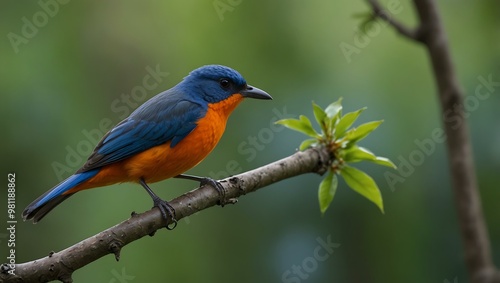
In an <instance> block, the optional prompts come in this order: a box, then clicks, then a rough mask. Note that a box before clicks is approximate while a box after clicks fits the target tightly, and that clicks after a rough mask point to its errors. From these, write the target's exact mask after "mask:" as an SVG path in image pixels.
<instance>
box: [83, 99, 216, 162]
mask: <svg viewBox="0 0 500 283" xmlns="http://www.w3.org/2000/svg"><path fill="white" fill-rule="evenodd" d="M206 110H207V106H206V105H205V104H203V103H199V102H196V101H193V100H190V99H187V97H186V96H184V95H183V94H182V92H180V91H179V90H175V89H170V90H167V91H165V92H163V93H160V94H158V95H157V96H155V97H153V98H151V99H150V100H148V101H146V102H145V103H144V104H143V105H141V106H140V107H139V108H137V109H136V110H135V111H134V112H133V113H132V114H130V116H129V117H128V118H126V119H125V120H123V121H122V122H120V123H119V124H118V125H116V126H115V127H114V128H113V129H112V130H111V131H109V132H108V133H107V134H106V135H105V136H104V137H103V138H102V140H101V141H100V142H99V144H98V145H97V146H96V148H95V149H94V152H93V153H92V155H91V156H90V157H89V159H88V160H87V162H86V163H85V164H84V165H83V167H82V168H81V169H80V170H78V172H85V171H89V170H92V169H95V168H99V167H102V166H105V165H109V164H112V163H115V162H118V161H120V160H123V159H126V158H128V157H130V156H133V155H135V154H137V153H139V152H142V151H144V150H147V149H149V148H152V147H154V146H157V145H161V144H164V143H166V142H168V141H170V142H171V143H170V146H171V147H174V146H175V145H177V144H178V143H179V142H180V141H181V140H182V139H183V138H184V137H185V136H187V135H188V134H189V133H190V132H191V131H193V130H194V128H195V127H196V122H197V121H198V120H199V119H200V118H201V117H203V116H205V113H206Z"/></svg>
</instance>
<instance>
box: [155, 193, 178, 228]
mask: <svg viewBox="0 0 500 283" xmlns="http://www.w3.org/2000/svg"><path fill="white" fill-rule="evenodd" d="M153 203H154V205H153V207H158V209H159V210H160V212H161V216H162V217H163V219H165V221H166V222H167V225H165V228H167V230H174V229H175V227H177V219H175V209H174V208H173V207H172V206H171V205H170V204H169V203H168V202H166V201H164V200H162V199H160V198H155V199H153ZM169 220H170V221H169Z"/></svg>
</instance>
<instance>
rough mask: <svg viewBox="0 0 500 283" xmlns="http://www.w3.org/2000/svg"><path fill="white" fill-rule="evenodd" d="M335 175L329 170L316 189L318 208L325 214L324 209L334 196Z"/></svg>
mask: <svg viewBox="0 0 500 283" xmlns="http://www.w3.org/2000/svg"><path fill="white" fill-rule="evenodd" d="M337 185H338V180H337V175H335V173H333V171H330V172H329V173H328V175H327V176H326V178H325V179H323V181H321V184H319V190H318V199H319V209H320V210H321V214H325V211H326V210H327V209H328V207H329V206H330V203H331V202H332V200H333V197H334V196H335V192H336V191H337Z"/></svg>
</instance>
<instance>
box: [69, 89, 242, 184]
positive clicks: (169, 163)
mask: <svg viewBox="0 0 500 283" xmlns="http://www.w3.org/2000/svg"><path fill="white" fill-rule="evenodd" d="M242 100H243V96H241V95H240V94H235V95H232V96H231V97H229V98H228V99H226V100H223V101H221V102H218V103H213V104H209V105H208V110H207V113H206V115H205V117H203V118H201V119H200V120H198V123H197V126H196V128H195V129H194V130H193V131H192V132H191V133H190V134H188V135H187V136H186V137H185V138H184V139H183V140H181V141H180V142H179V143H178V144H177V145H176V146H175V147H173V148H171V147H170V142H167V143H165V144H163V145H159V146H156V147H153V148H150V149H148V150H146V151H143V152H141V153H139V154H136V155H135V156H132V157H130V158H127V159H125V160H122V161H120V162H117V163H114V164H111V165H108V166H106V167H104V168H102V169H101V171H100V172H99V173H98V174H97V175H96V176H94V177H93V178H92V179H90V180H88V181H87V182H85V183H83V184H81V185H79V186H77V187H75V188H73V189H72V190H70V191H68V192H67V193H72V192H76V191H79V190H84V189H89V188H94V187H100V186H106V185H110V184H114V183H121V182H138V181H139V179H140V178H144V180H145V181H146V182H147V183H153V182H158V181H161V180H164V179H167V178H171V177H174V176H177V175H179V174H182V173H184V172H186V171H187V170H189V169H191V168H193V167H194V166H196V165H197V164H198V163H200V162H201V161H202V160H203V159H204V158H205V157H206V156H207V155H208V154H209V153H210V152H211V151H212V150H213V149H214V148H215V146H216V145H217V143H218V142H219V140H220V138H221V137H222V134H223V133H224V130H225V128H226V122H227V119H228V118H229V115H230V114H231V112H232V111H233V110H234V109H235V108H236V106H238V104H239V103H240V102H241V101H242Z"/></svg>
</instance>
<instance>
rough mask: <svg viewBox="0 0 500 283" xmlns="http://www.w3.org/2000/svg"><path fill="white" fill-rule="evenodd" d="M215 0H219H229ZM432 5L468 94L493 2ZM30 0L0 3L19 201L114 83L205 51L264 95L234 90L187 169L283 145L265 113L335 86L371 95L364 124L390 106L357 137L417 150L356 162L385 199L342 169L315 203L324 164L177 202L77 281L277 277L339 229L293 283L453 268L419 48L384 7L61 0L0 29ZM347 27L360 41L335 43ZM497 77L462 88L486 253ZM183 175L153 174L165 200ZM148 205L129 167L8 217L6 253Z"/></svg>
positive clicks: (498, 21) (179, 64)
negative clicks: (365, 23)
mask: <svg viewBox="0 0 500 283" xmlns="http://www.w3.org/2000/svg"><path fill="white" fill-rule="evenodd" d="M49 2H50V1H49ZM51 3H55V2H51ZM214 3H215V4H214ZM221 3H222V4H225V5H229V6H224V7H225V8H226V10H225V11H224V12H222V10H220V9H224V8H223V6H221ZM400 5H401V10H400V12H399V13H398V14H397V15H395V16H396V17H398V18H401V19H402V20H403V21H404V22H408V23H412V22H414V21H415V15H414V14H413V8H412V6H411V3H409V2H407V1H402V2H401V3H400ZM216 7H217V8H216ZM440 8H441V12H442V15H443V20H444V22H445V27H446V29H447V32H448V36H449V39H450V44H451V48H452V54H453V57H454V60H455V63H456V67H457V71H458V74H459V78H460V80H461V82H462V85H463V87H464V88H465V90H466V92H467V94H468V95H474V91H475V89H476V87H477V86H478V85H479V84H480V81H479V80H478V77H480V76H482V77H485V78H487V77H488V76H489V75H492V76H493V78H494V80H496V81H499V80H500V53H499V52H498V50H500V28H499V27H500V18H499V17H498V10H499V9H500V4H499V3H498V2H497V1H481V2H474V3H471V2H467V1H458V2H457V1H454V2H450V1H444V2H441V4H440ZM40 11H43V8H42V7H41V6H40V4H39V3H37V2H35V1H32V2H23V1H17V2H15V1H5V2H3V3H2V4H1V9H0V34H1V35H2V36H3V40H1V41H0V54H2V60H1V62H2V64H1V67H0V78H1V79H0V93H1V95H2V101H3V102H2V103H1V104H0V115H1V119H0V123H1V129H2V133H3V138H2V139H0V145H1V148H2V151H1V152H2V156H1V161H2V162H1V163H0V166H1V168H2V172H4V175H6V174H7V172H15V173H16V177H17V189H18V191H17V205H18V210H17V211H18V213H19V214H20V212H21V210H22V209H23V208H24V207H25V206H26V205H27V204H29V203H30V202H31V201H32V200H33V199H34V198H36V197H38V196H39V195H40V194H41V193H43V192H45V191H46V190H48V189H49V188H51V187H52V186H53V185H55V184H57V183H58V181H59V180H58V178H57V176H56V173H55V172H54V170H53V167H52V166H53V164H54V162H59V163H61V164H65V163H66V161H65V159H66V157H67V154H68V152H69V151H71V150H72V149H73V150H77V147H78V145H80V147H81V148H80V149H82V150H83V149H84V147H83V146H84V144H83V143H82V141H85V140H88V138H86V136H85V135H84V134H83V133H84V132H83V131H84V130H86V131H89V132H91V133H95V131H92V130H93V129H97V128H98V127H99V124H100V123H101V121H102V120H103V119H109V120H111V121H112V123H113V124H115V123H117V122H119V121H120V120H121V118H122V117H121V115H123V113H124V111H125V110H122V112H120V111H113V108H112V105H115V106H124V105H125V104H123V102H122V101H121V99H122V94H130V93H131V92H132V90H133V89H134V87H137V86H142V85H143V82H142V79H143V78H144V77H145V76H146V75H147V74H148V72H147V70H146V68H147V67H148V66H149V67H150V68H153V69H154V68H156V66H159V68H160V70H161V71H163V72H168V73H169V75H168V76H166V77H164V78H163V79H162V80H161V81H160V82H159V84H158V86H157V87H155V88H154V89H151V90H147V98H149V97H151V96H153V95H155V94H156V93H158V92H160V91H162V90H164V89H167V88H170V87H171V86H173V85H174V84H176V83H177V82H179V81H180V80H181V79H182V77H184V76H185V75H186V74H187V73H188V72H189V71H191V70H192V69H194V68H196V67H199V66H201V65H204V64H211V63H218V64H225V65H228V66H231V67H233V68H235V69H237V70H239V71H240V72H241V73H242V74H243V75H244V76H245V77H246V79H247V80H248V82H249V83H251V84H253V85H255V86H257V87H259V88H262V89H265V90H266V91H267V92H269V93H270V94H271V95H272V96H273V97H274V100H273V101H265V102H263V101H246V102H244V103H243V104H242V105H241V106H240V107H239V109H237V110H236V111H235V113H234V114H233V116H232V117H231V119H230V121H229V124H228V127H227V130H226V134H225V136H224V138H223V139H222V141H221V142H220V144H219V146H218V147H217V148H216V149H215V151H214V152H213V153H212V154H211V155H210V156H209V157H208V158H207V160H206V161H205V162H203V163H202V164H200V165H199V166H198V167H196V168H195V169H193V170H191V171H190V172H191V173H193V174H198V175H208V176H213V177H222V176H223V174H224V173H223V172H220V171H226V173H232V174H234V173H238V172H242V171H245V170H248V169H252V168H254V167H257V166H260V165H263V164H266V163H269V162H271V161H274V160H276V159H279V158H281V157H284V156H287V155H289V154H291V153H293V152H294V151H295V150H296V148H297V147H298V145H299V144H300V141H301V140H302V139H303V137H302V136H301V135H299V134H296V133H294V132H293V131H284V130H283V129H284V128H283V127H282V126H275V125H274V124H273V123H274V122H275V121H276V120H278V119H282V118H293V117H294V118H298V116H299V115H300V114H307V115H308V116H310V114H311V110H310V109H311V108H310V105H311V104H310V103H311V100H314V101H315V102H316V103H318V104H319V105H320V106H322V107H326V105H327V104H328V103H330V102H331V101H334V100H336V99H337V98H338V97H340V96H343V97H344V100H343V104H344V109H345V110H346V111H354V110H356V109H359V108H362V107H364V106H367V107H368V108H369V110H370V111H365V112H364V114H363V115H362V116H361V118H360V120H361V121H359V122H360V123H362V122H367V121H372V120H380V119H384V120H385V122H384V123H383V124H382V125H381V127H380V128H379V129H378V130H377V131H375V132H374V133H373V134H371V135H370V136H369V137H368V138H366V139H365V140H363V141H362V142H361V143H360V144H361V145H362V146H366V147H368V148H370V149H371V150H373V151H374V152H376V153H377V154H378V155H381V156H386V157H388V158H390V159H391V160H392V161H394V163H396V165H398V167H400V168H401V163H404V160H407V161H408V162H409V160H410V157H412V156H413V158H414V161H415V160H418V159H415V158H416V157H417V155H419V154H418V153H415V152H421V154H420V156H423V159H421V160H422V161H421V162H420V161H419V162H417V163H418V164H416V163H415V162H413V165H412V163H409V166H407V171H406V173H407V174H404V175H405V176H404V177H403V180H404V182H398V183H397V184H395V185H393V186H390V185H389V184H388V183H387V180H386V178H385V177H384V173H385V172H387V171H389V170H391V171H393V170H392V169H389V168H387V169H386V168H385V167H381V166H376V165H373V164H360V168H361V169H362V170H363V171H366V172H367V173H369V174H370V175H371V176H373V177H374V178H375V181H376V182H377V184H378V185H379V187H380V189H381V192H382V195H383V198H384V208H385V214H384V215H383V214H381V213H379V211H378V210H377V208H376V207H375V206H372V205H367V203H366V200H364V199H363V198H360V197H359V196H358V195H357V194H356V193H355V192H353V191H351V190H348V189H341V188H346V185H345V184H343V183H342V181H340V184H339V189H338V190H337V193H336V196H335V202H333V203H332V205H331V207H330V209H328V211H327V212H326V213H325V215H324V216H323V217H321V213H320V212H319V210H318V204H317V187H318V184H319V182H320V181H321V177H320V176H314V175H310V176H302V177H298V178H295V179H293V180H287V181H285V182H281V183H279V184H275V185H273V186H271V188H269V190H263V191H260V192H258V193H256V194H253V195H248V196H245V197H244V198H242V199H241V200H240V202H239V203H238V204H237V205H236V206H229V207H224V208H222V209H221V208H215V209H210V210H208V211H206V212H204V213H200V214H199V215H196V216H194V217H190V218H189V219H188V220H186V221H181V223H180V225H179V226H178V228H177V229H176V230H175V231H174V232H167V231H163V232H159V233H157V234H156V236H155V237H153V238H147V239H143V240H141V241H138V242H136V243H134V244H132V245H131V246H128V247H127V248H126V249H125V250H124V251H123V252H122V259H121V261H120V262H118V263H117V262H115V260H114V257H113V256H108V257H106V258H104V259H102V260H100V261H98V262H96V263H93V264H91V265H89V266H87V267H86V268H84V269H83V270H80V271H78V272H77V273H76V274H75V275H74V279H75V281H76V282H119V281H118V279H117V278H118V277H117V274H122V273H125V274H127V276H129V277H128V278H129V279H130V280H131V282H160V281H162V282H163V281H164V279H165V278H168V279H170V280H172V281H180V282H215V281H217V282H235V281H237V282H277V281H280V280H282V276H283V275H284V273H285V272H286V271H292V270H293V269H292V268H293V266H294V265H298V266H299V265H302V264H303V263H304V262H307V259H308V258H309V257H311V256H313V255H314V251H315V248H316V247H317V246H318V242H317V238H318V237H319V238H321V239H323V240H325V241H326V239H327V238H328V237H330V239H331V241H332V242H335V243H337V244H339V246H337V247H336V248H335V249H334V252H333V254H331V255H330V256H329V257H328V258H327V259H326V260H324V261H317V265H316V267H315V268H314V269H313V270H312V271H311V272H310V273H307V276H308V277H307V278H303V280H300V279H297V280H299V281H295V282H325V281H327V280H328V281H330V282H332V281H333V282H443V281H444V280H446V279H447V278H448V279H450V280H451V279H452V278H455V277H457V278H458V279H459V281H460V282H462V281H463V280H465V278H466V277H465V274H464V270H465V268H464V262H463V259H462V253H461V243H460V238H459V235H458V227H457V223H456V220H455V212H454V207H453V203H452V195H451V191H450V184H449V176H448V168H447V163H446V160H445V157H446V152H445V148H444V145H443V144H442V143H439V142H434V143H433V145H434V148H430V147H429V148H428V149H429V150H427V151H424V150H423V149H420V148H419V146H418V145H417V144H421V142H422V141H424V140H426V139H432V132H433V131H434V130H435V129H436V128H440V127H441V125H440V117H439V111H438V108H437V104H436V102H437V101H436V97H435V88H434V85H433V79H432V75H431V70H430V66H429V64H428V60H427V57H426V56H427V54H426V53H425V52H423V49H422V48H421V47H419V46H417V45H415V44H414V43H411V42H408V41H406V40H403V39H401V38H399V37H398V36H397V35H396V34H395V32H393V30H391V29H390V28H389V27H387V26H386V25H384V24H378V26H373V27H372V28H373V29H372V30H371V31H372V33H371V34H368V35H366V36H363V35H362V34H360V31H359V30H358V26H359V24H360V19H359V18H356V17H353V15H354V14H356V13H359V12H366V11H368V7H367V6H366V5H365V3H363V2H362V1H343V2H342V3H340V2H338V1H307V2H306V1H296V0H292V1H228V2H226V1H224V0H221V1H215V2H212V1H206V2H201V1H140V2H134V1H128V2H117V1H84V2H83V1H81V2H76V1H69V2H68V3H67V4H58V11H57V13H55V15H54V16H50V17H48V20H47V21H46V23H45V24H44V25H42V26H41V27H39V28H38V30H37V32H36V33H35V34H34V35H33V36H32V37H31V38H28V39H27V43H25V44H24V43H23V44H20V45H19V46H18V48H17V52H16V50H15V48H13V46H12V44H11V42H10V41H9V37H8V34H9V33H15V34H17V35H22V28H23V25H24V24H25V23H24V22H23V17H26V19H28V20H29V21H33V16H34V15H36V13H38V12H40ZM39 20H43V19H42V18H40V19H39ZM377 27H378V29H377ZM377 30H378V32H377ZM342 43H344V44H345V43H347V44H349V45H351V46H354V47H356V46H357V47H356V48H357V51H358V52H356V53H353V54H351V55H350V56H345V54H344V53H343V52H342V50H341V48H340V47H339V46H340V45H341V44H342ZM356 44H358V45H356ZM499 91H500V89H499V88H498V87H497V88H496V89H494V90H493V91H492V95H490V96H489V97H488V98H487V99H484V100H479V102H478V103H477V105H475V106H474V105H472V104H471V105H469V110H470V111H469V113H470V116H469V118H468V122H469V124H470V126H471V128H472V130H471V133H472V137H473V144H474V154H475V160H476V164H477V169H478V177H479V179H480V187H481V194H482V199H483V203H484V209H485V215H486V221H487V223H488V225H489V232H490V236H491V238H492V244H493V247H492V248H493V253H494V254H495V259H496V263H497V265H499V264H500V242H499V241H498V239H500V226H499V225H498V223H499V222H500V214H498V211H497V209H496V208H497V205H498V204H497V203H498V199H499V198H500V191H499V190H498V189H497V188H496V185H497V184H498V183H499V182H500V176H499V175H498V172H497V171H498V168H499V166H500V161H499V160H500V146H499V144H500V116H499V115H498V105H499V103H500V98H499V96H498V93H499ZM117 99H118V103H119V104H116V103H117V102H116V100H117ZM122 109H123V108H122ZM125 109H127V111H130V110H132V109H133V108H132V107H127V108H125ZM115 110H116V109H115ZM284 112H285V113H287V115H277V114H280V113H284ZM283 116H284V117H283ZM310 117H311V116H310ZM252 137H256V138H252ZM254 140H257V144H256V143H255V142H253V141H254ZM415 141H417V142H415ZM94 144H95V143H94ZM430 149H432V150H430ZM76 163H78V162H76ZM82 163H83V160H82V161H81V162H80V163H79V165H81V164H82ZM70 167H71V166H70ZM403 167H404V166H403ZM71 168H74V169H75V170H76V169H77V166H73V167H71ZM393 172H394V171H393ZM403 173H405V172H403ZM403 173H402V174H403ZM68 175H69V173H66V174H64V176H65V177H66V176H68ZM217 175H219V176H217ZM193 187H194V184H193V183H191V182H188V181H182V180H167V181H164V182H161V183H157V184H154V185H153V188H154V189H156V191H157V192H158V193H159V195H161V196H163V197H164V198H166V199H168V198H172V197H174V196H176V195H179V194H181V193H182V192H185V191H186V190H189V189H192V188H193ZM2 191H5V190H2ZM5 198H6V192H5V193H2V194H0V201H1V202H2V203H5V202H6V201H5ZM150 206H151V200H150V199H149V197H148V196H147V195H146V194H145V193H144V191H143V190H142V189H141V188H140V187H139V186H137V185H134V184H122V185H115V186H112V187H107V188H102V189H96V190H92V191H90V192H82V193H79V194H77V195H76V196H74V197H72V198H71V199H69V200H68V201H66V202H65V203H63V204H62V205H61V206H60V207H58V208H57V209H56V210H54V212H53V213H51V214H50V215H49V216H48V217H47V218H46V219H44V220H43V221H42V222H41V223H39V224H37V225H33V224H31V223H22V222H20V223H18V225H17V246H16V247H17V261H18V262H23V261H28V260H32V259H35V258H39V257H42V256H45V255H47V254H48V253H49V252H50V251H52V250H54V251H58V250H61V249H63V248H65V247H67V246H69V245H71V244H74V243H76V242H77V241H79V240H81V239H83V238H86V237H88V236H91V235H93V234H95V233H97V232H99V231H101V230H103V229H105V228H107V227H109V226H111V225H113V224H115V223H118V222H119V221H121V220H123V219H125V218H126V217H128V215H129V213H130V212H131V211H132V210H135V211H144V210H146V209H149V208H150ZM2 207H4V206H3V205H2ZM5 214H6V213H1V216H2V217H5ZM1 223H5V221H4V220H2V222H1ZM2 227H3V224H2ZM4 232H5V230H4V229H3V228H2V230H0V240H1V243H0V254H1V257H2V258H4V256H6V255H7V247H6V238H5V237H6V236H7V234H6V233H4ZM4 261H5V260H4ZM132 277H133V279H131V278H132ZM292 277H293V278H299V277H294V276H290V277H289V278H292ZM290 282H294V281H290Z"/></svg>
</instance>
